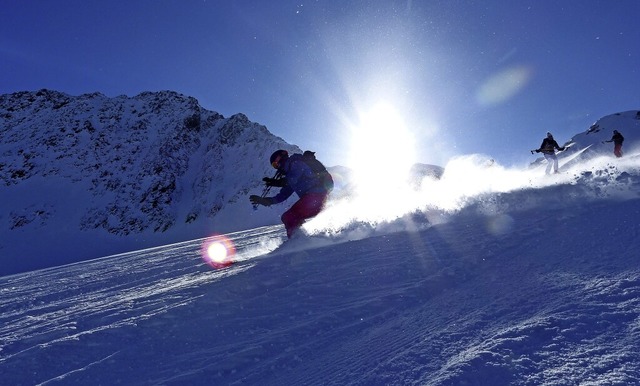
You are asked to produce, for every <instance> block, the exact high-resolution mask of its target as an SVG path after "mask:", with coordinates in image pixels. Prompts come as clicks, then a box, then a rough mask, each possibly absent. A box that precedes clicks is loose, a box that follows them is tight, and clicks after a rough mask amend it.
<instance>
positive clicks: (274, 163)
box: [271, 155, 282, 169]
mask: <svg viewBox="0 0 640 386" xmlns="http://www.w3.org/2000/svg"><path fill="white" fill-rule="evenodd" d="M281 158H282V156H280V155H279V156H277V157H276V159H274V160H273V162H271V166H273V168H274V169H279V168H280V159H281Z"/></svg>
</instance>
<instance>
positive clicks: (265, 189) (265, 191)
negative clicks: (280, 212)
mask: <svg viewBox="0 0 640 386" xmlns="http://www.w3.org/2000/svg"><path fill="white" fill-rule="evenodd" d="M280 177H282V173H281V172H280V170H277V171H276V174H274V175H273V179H274V180H278V179H280ZM270 190H271V185H267V186H265V187H264V189H262V194H261V195H260V197H263V198H264V197H266V196H267V194H269V191H270ZM253 210H258V204H253Z"/></svg>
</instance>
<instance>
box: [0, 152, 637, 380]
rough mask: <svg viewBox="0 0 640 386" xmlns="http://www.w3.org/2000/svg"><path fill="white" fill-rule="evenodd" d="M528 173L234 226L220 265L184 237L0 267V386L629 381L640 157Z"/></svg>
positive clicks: (633, 357)
mask: <svg viewBox="0 0 640 386" xmlns="http://www.w3.org/2000/svg"><path fill="white" fill-rule="evenodd" d="M454 169H455V168H454ZM451 170H452V169H450V170H449V171H451ZM485 170H486V172H485V175H484V177H485V179H478V181H475V180H472V181H468V184H469V185H470V184H481V183H483V182H485V181H486V179H487V178H486V177H487V176H489V175H492V174H491V173H498V172H500V170H498V171H496V170H494V168H488V169H485ZM501 173H506V171H502V172H501ZM520 173H521V174H522V173H524V172H520ZM533 175H534V174H531V175H527V178H529V179H531V181H532V182H531V183H530V184H525V186H521V187H520V188H517V189H510V190H508V189H506V187H505V189H503V190H502V191H496V192H493V193H487V192H486V190H483V189H478V191H479V192H481V193H474V194H472V193H469V194H467V195H466V196H464V197H465V198H464V200H462V199H460V200H457V201H456V202H457V203H458V205H457V207H456V208H455V209H452V210H443V209H440V210H437V209H435V208H432V209H427V210H424V211H418V212H414V213H411V214H409V215H406V216H403V217H401V218H399V219H397V220H395V221H389V222H386V223H378V225H377V226H375V227H372V226H368V224H371V223H370V222H366V221H361V222H352V223H350V224H347V225H344V226H343V227H342V231H341V232H339V233H337V234H330V235H322V234H318V235H315V236H308V237H302V238H300V239H294V240H292V241H291V242H289V243H287V244H284V245H282V246H280V247H279V248H278V249H276V250H275V251H272V250H273V248H275V247H276V246H277V244H278V243H279V242H280V240H281V237H282V233H283V231H282V229H281V228H280V227H279V226H273V227H263V228H256V229H252V230H248V231H243V232H238V233H234V234H229V235H228V237H229V238H230V239H232V240H233V242H234V243H235V246H236V249H237V254H236V258H237V259H238V260H241V261H240V262H238V263H237V264H236V265H233V266H231V267H229V268H227V269H225V270H213V269H211V268H210V267H209V266H208V265H206V264H204V263H203V261H202V259H201V248H202V247H203V245H206V240H193V241H189V242H184V243H179V244H174V245H167V246H165V247H160V248H154V249H149V250H143V251H137V252H131V253H126V254H122V255H117V256H111V257H107V258H103V259H99V260H93V261H89V262H84V263H78V264H74V265H67V266H62V267H57V268H52V269H47V270H41V271H34V272H29V273H24V274H19V275H14V276H7V277H3V278H0V372H1V373H2V378H3V383H5V384H12V385H33V384H42V385H56V384H60V385H86V384H92V385H112V384H158V385H172V384H175V385H178V384H191V385H258V384H259V385H287V384H288V385H346V384H349V385H408V384H415V385H418V384H419V385H507V384H509V385H631V384H639V383H640V354H639V353H638V349H637V348H638V347H640V264H639V263H640V260H639V259H640V257H639V255H640V254H638V250H639V248H640V237H639V234H640V225H639V223H638V216H639V215H640V199H639V196H638V191H639V190H638V188H639V187H640V160H638V157H628V158H626V159H624V160H622V159H621V160H616V159H612V158H610V157H609V158H603V159H592V160H591V161H590V162H589V164H583V165H581V169H572V171H571V172H569V173H566V174H563V175H561V176H553V177H548V178H546V179H545V178H544V177H540V179H538V180H536V179H535V178H534V177H533ZM449 178H451V175H450V176H449ZM447 179H448V177H447V172H446V171H445V174H444V175H443V178H442V180H441V182H440V184H441V185H438V186H440V187H441V188H445V187H446V188H448V189H454V187H455V186H454V184H451V181H449V182H447ZM513 179H515V178H512V180H513ZM502 187H504V186H502ZM507 190H508V191H507ZM453 191H454V190H452V192H453ZM467 191H468V192H471V189H470V187H468V190H467ZM451 195H452V194H449V196H451ZM460 197H462V196H460ZM462 201H464V205H461V204H460V203H461V202H462ZM440 202H441V203H442V204H445V203H452V201H446V200H445V199H444V197H442V198H441V201H440ZM452 205H453V204H452ZM315 222H316V223H324V222H327V220H326V219H322V218H319V219H317V221H315ZM315 228H318V227H317V226H313V222H312V223H311V224H309V227H307V230H308V231H311V230H312V229H315ZM269 251H272V252H271V253H267V252H269Z"/></svg>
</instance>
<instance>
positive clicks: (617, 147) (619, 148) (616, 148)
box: [613, 143, 622, 158]
mask: <svg viewBox="0 0 640 386" xmlns="http://www.w3.org/2000/svg"><path fill="white" fill-rule="evenodd" d="M613 154H615V155H616V157H618V158H620V157H622V144H621V143H616V144H615V145H614V146H613Z"/></svg>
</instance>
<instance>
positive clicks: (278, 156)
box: [269, 150, 289, 169]
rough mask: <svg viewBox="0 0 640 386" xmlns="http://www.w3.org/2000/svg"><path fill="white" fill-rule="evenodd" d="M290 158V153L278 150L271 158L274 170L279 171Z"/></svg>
mask: <svg viewBox="0 0 640 386" xmlns="http://www.w3.org/2000/svg"><path fill="white" fill-rule="evenodd" d="M287 158H289V152H288V151H286V150H276V151H274V152H273V154H271V157H270V158H269V162H270V163H271V166H273V168H274V169H279V168H280V167H281V166H282V163H283V162H284V161H285V160H286V159H287Z"/></svg>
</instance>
